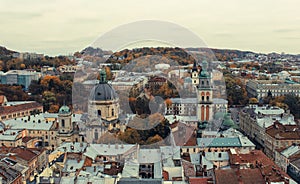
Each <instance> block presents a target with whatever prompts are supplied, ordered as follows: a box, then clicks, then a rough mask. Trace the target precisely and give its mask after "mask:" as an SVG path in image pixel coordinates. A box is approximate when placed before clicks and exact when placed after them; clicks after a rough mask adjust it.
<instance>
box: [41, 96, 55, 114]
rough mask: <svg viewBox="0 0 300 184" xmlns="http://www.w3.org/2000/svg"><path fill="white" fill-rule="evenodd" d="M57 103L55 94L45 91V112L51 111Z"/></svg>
mask: <svg viewBox="0 0 300 184" xmlns="http://www.w3.org/2000/svg"><path fill="white" fill-rule="evenodd" d="M55 102H56V97H55V94H54V93H53V92H51V91H44V93H43V106H44V110H45V111H48V110H49V109H50V106H51V105H53V104H55Z"/></svg>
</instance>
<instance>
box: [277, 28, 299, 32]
mask: <svg viewBox="0 0 300 184" xmlns="http://www.w3.org/2000/svg"><path fill="white" fill-rule="evenodd" d="M295 31H299V30H297V29H292V28H280V29H274V30H273V32H275V33H290V32H295Z"/></svg>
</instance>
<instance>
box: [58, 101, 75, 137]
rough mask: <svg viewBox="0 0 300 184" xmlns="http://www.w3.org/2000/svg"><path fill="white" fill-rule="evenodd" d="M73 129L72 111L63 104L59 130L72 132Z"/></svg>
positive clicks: (60, 110)
mask: <svg viewBox="0 0 300 184" xmlns="http://www.w3.org/2000/svg"><path fill="white" fill-rule="evenodd" d="M72 131H73V124H72V113H71V111H70V108H69V107H68V106H66V105H64V106H62V107H61V108H60V109H59V112H58V132H59V133H65V134H67V133H70V132H72Z"/></svg>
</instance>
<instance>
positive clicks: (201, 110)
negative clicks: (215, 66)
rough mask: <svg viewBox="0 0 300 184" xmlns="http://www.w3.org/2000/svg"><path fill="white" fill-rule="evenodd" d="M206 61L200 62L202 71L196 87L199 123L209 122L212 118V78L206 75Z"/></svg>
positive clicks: (208, 74)
mask: <svg viewBox="0 0 300 184" xmlns="http://www.w3.org/2000/svg"><path fill="white" fill-rule="evenodd" d="M207 69H208V63H207V61H203V62H202V70H201V72H200V74H199V77H198V79H199V84H198V85H197V96H198V105H197V117H198V120H199V121H210V120H211V119H212V117H213V113H212V111H213V101H212V98H213V87H212V77H211V74H210V73H208V71H207Z"/></svg>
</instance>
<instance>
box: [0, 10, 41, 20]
mask: <svg viewBox="0 0 300 184" xmlns="http://www.w3.org/2000/svg"><path fill="white" fill-rule="evenodd" d="M42 15H43V13H38V12H34V13H33V12H12V11H1V12H0V17H1V19H6V18H8V21H11V20H12V19H15V20H20V19H29V18H36V17H41V16H42Z"/></svg>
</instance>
